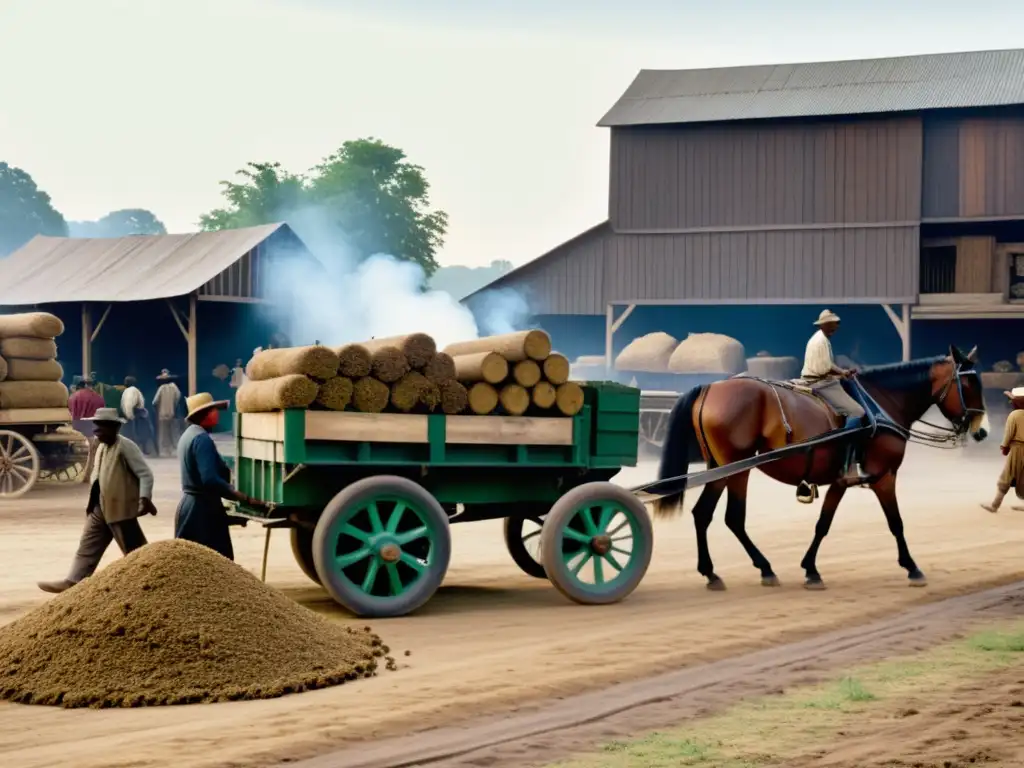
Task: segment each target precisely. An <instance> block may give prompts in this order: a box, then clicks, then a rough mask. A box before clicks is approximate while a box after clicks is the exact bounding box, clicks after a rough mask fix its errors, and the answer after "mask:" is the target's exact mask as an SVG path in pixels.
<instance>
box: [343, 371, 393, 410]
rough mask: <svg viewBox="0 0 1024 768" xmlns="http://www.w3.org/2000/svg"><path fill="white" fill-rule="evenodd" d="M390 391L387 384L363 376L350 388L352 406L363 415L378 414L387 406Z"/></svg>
mask: <svg viewBox="0 0 1024 768" xmlns="http://www.w3.org/2000/svg"><path fill="white" fill-rule="evenodd" d="M390 397H391V390H390V389H389V388H388V385H387V384H384V383H382V382H379V381H377V380H376V379H373V378H370V377H369V376H364V377H363V378H361V379H360V380H359V381H357V382H356V383H355V384H354V385H353V387H352V405H354V406H355V408H356V410H357V411H362V412H363V413H380V412H381V411H383V410H384V409H385V408H387V405H388V399H389V398H390Z"/></svg>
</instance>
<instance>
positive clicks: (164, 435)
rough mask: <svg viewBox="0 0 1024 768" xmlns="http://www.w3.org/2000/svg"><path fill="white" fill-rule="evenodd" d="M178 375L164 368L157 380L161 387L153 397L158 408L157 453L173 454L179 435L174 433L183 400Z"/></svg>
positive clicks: (161, 454)
mask: <svg viewBox="0 0 1024 768" xmlns="http://www.w3.org/2000/svg"><path fill="white" fill-rule="evenodd" d="M177 378H178V377H177V376H175V375H173V374H172V373H171V372H170V371H169V370H168V369H166V368H164V369H163V370H162V371H161V372H160V375H159V376H157V377H156V380H157V381H159V382H160V388H159V389H158V390H157V391H156V395H155V396H154V397H153V407H154V408H156V434H157V443H156V455H157V456H163V455H165V454H166V455H167V456H173V455H174V444H175V443H176V442H177V439H178V435H176V434H174V432H175V429H174V427H175V424H176V423H177V414H178V403H179V402H180V400H181V390H180V389H178V385H177V384H175V383H174V382H175V379H177Z"/></svg>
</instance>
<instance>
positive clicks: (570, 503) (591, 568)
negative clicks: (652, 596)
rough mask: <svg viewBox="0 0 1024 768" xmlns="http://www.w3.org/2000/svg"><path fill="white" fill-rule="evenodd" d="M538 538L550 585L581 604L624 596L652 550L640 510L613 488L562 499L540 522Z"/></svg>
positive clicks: (596, 486) (602, 486)
mask: <svg viewBox="0 0 1024 768" xmlns="http://www.w3.org/2000/svg"><path fill="white" fill-rule="evenodd" d="M540 538H541V545H540V546H541V560H542V562H543V563H544V570H545V571H546V572H547V575H548V578H549V579H550V580H551V583H552V584H554V585H555V587H557V588H558V590H559V591H560V592H561V593H562V594H564V595H565V596H566V597H568V598H569V599H570V600H574V601H575V602H577V603H583V604H584V605H604V604H607V603H614V602H617V601H619V600H622V599H623V598H625V597H626V596H627V595H629V594H630V593H631V592H632V591H633V590H634V589H636V587H637V585H638V584H639V583H640V581H641V580H642V579H643V577H644V574H645V573H647V566H648V565H650V562H651V552H652V550H653V548H654V531H653V528H652V526H651V519H650V517H649V516H648V514H647V510H646V509H645V508H644V505H643V504H642V503H641V502H640V501H639V500H638V499H637V498H636V497H635V496H634V495H633V494H631V493H629V492H628V491H626V490H625V489H623V488H620V487H619V486H617V485H614V484H612V483H587V484H586V485H581V486H579V487H578V488H574V489H573V490H571V491H569V492H568V493H567V494H565V495H564V496H562V498H560V499H559V500H558V501H556V502H555V505H554V506H553V507H552V508H551V511H550V512H549V513H548V516H547V518H546V519H545V520H544V527H543V528H542V529H541V534H540Z"/></svg>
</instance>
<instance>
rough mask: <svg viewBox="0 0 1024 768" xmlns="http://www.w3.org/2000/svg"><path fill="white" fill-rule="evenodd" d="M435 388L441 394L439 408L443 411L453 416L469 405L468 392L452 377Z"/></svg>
mask: <svg viewBox="0 0 1024 768" xmlns="http://www.w3.org/2000/svg"><path fill="white" fill-rule="evenodd" d="M438 354H442V353H438ZM437 388H438V391H439V392H440V394H441V410H442V411H443V412H444V413H446V414H448V415H450V416H454V415H456V414H459V413H463V412H464V411H465V410H466V409H467V408H468V407H469V392H468V391H467V390H466V388H465V387H464V386H462V385H461V384H459V382H457V381H455V380H454V379H449V380H448V381H442V382H441V383H440V384H438V385H437Z"/></svg>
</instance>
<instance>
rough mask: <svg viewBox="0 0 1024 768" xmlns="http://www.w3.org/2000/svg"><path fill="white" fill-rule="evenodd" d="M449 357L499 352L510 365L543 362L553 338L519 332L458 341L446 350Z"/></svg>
mask: <svg viewBox="0 0 1024 768" xmlns="http://www.w3.org/2000/svg"><path fill="white" fill-rule="evenodd" d="M444 351H445V352H447V353H448V354H449V355H452V356H453V357H454V356H457V355H471V354H474V353H476V352H497V353H498V354H499V355H501V356H502V357H504V358H505V359H506V360H508V361H509V362H510V363H518V362H519V361H520V360H527V359H530V360H538V361H540V360H543V359H544V358H546V357H547V356H548V355H550V354H551V337H550V336H548V335H547V334H546V333H545V332H544V331H541V330H537V329H535V330H532V331H517V332H516V333H506V334H502V335H501V336H484V337H483V338H482V339H473V340H472V341H457V342H455V343H454V344H449V345H448V346H447V347H445V348H444Z"/></svg>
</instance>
